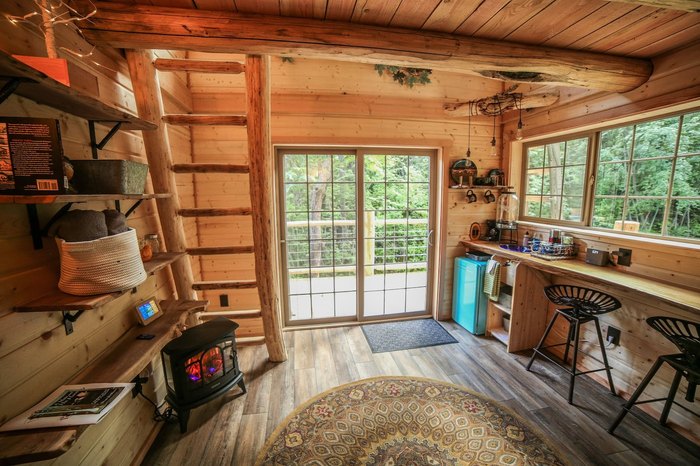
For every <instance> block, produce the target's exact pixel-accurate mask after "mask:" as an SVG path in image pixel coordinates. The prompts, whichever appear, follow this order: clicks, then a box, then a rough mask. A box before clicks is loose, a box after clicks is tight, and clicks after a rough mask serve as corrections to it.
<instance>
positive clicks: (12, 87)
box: [0, 77, 27, 104]
mask: <svg viewBox="0 0 700 466" xmlns="http://www.w3.org/2000/svg"><path fill="white" fill-rule="evenodd" d="M24 81H27V80H26V79H22V78H16V77H15V78H10V79H9V80H8V81H7V82H6V83H5V84H4V85H3V86H2V89H0V104H1V103H3V102H5V100H7V98H8V97H10V96H11V95H12V94H14V92H15V91H16V90H17V88H18V87H19V85H20V84H22V82H24Z"/></svg>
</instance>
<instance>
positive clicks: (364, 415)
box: [256, 377, 566, 466]
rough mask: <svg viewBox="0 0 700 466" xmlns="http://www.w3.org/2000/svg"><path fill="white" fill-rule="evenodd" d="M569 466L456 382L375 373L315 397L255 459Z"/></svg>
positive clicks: (504, 414) (524, 427)
mask: <svg viewBox="0 0 700 466" xmlns="http://www.w3.org/2000/svg"><path fill="white" fill-rule="evenodd" d="M465 464H480V465H481V464H497V465H509V466H510V465H563V464H566V463H565V462H564V461H563V460H562V459H560V456H559V455H558V454H557V453H556V452H555V451H554V449H553V448H552V447H551V446H549V445H548V444H547V442H545V441H544V440H543V439H542V437H540V436H539V435H537V434H536V433H534V432H533V430H532V428H531V427H529V426H528V425H527V424H526V423H525V422H524V421H523V420H522V419H520V418H519V417H518V416H516V415H515V414H513V413H511V412H510V410H508V409H506V408H504V407H502V406H500V405H498V404H497V403H496V402H494V401H492V400H489V399H488V398H486V397H483V396H481V395H477V394H475V393H472V392H470V391H468V390H467V389H465V388H464V387H460V386H457V385H452V384H449V383H445V382H440V381H438V380H431V379H422V378H415V377H375V378H371V379H365V380H360V381H358V382H353V383H350V384H347V385H342V386H340V387H336V388H334V389H332V390H329V391H327V392H325V393H322V394H321V395H319V396H317V397H315V398H312V399H311V400H309V401H308V402H306V403H304V404H303V405H302V406H300V407H298V408H297V409H296V410H295V411H294V412H293V413H292V414H290V415H289V416H288V417H287V419H285V420H284V422H282V424H280V425H279V426H278V427H277V429H275V431H274V432H273V433H272V435H271V436H270V438H269V439H268V440H267V442H266V443H265V446H264V447H263V449H262V450H261V452H260V454H259V455H258V459H257V461H256V465H259V466H261V465H285V466H290V465H318V466H320V465H338V466H340V465H384V466H387V465H395V466H398V465H416V466H418V465H445V466H447V465H450V466H456V465H465Z"/></svg>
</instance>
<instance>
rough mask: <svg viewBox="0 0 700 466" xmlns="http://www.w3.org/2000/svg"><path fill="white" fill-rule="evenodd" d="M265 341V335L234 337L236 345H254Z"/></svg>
mask: <svg viewBox="0 0 700 466" xmlns="http://www.w3.org/2000/svg"><path fill="white" fill-rule="evenodd" d="M263 343H265V337H240V338H238V337H236V346H238V347H241V346H254V345H262V344H263Z"/></svg>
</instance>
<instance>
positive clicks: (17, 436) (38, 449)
mask: <svg viewBox="0 0 700 466" xmlns="http://www.w3.org/2000/svg"><path fill="white" fill-rule="evenodd" d="M208 304H209V302H208V301H189V300H169V301H161V303H160V307H161V308H162V309H163V316H162V317H160V318H159V319H158V320H156V321H155V322H153V323H152V324H151V325H149V326H148V327H147V330H148V333H150V334H153V335H155V337H154V338H153V339H151V340H139V339H137V338H136V337H137V336H138V335H139V334H141V333H143V331H144V328H143V327H135V328H133V329H131V330H130V331H129V332H127V333H126V334H124V335H123V336H122V337H121V338H120V339H119V340H117V341H116V342H115V343H114V344H113V345H112V346H110V347H109V348H108V349H107V350H106V351H105V352H104V353H103V354H102V355H101V356H99V357H98V358H97V359H95V360H94V361H93V362H92V363H90V364H89V365H88V366H86V367H85V368H84V369H83V370H82V371H81V372H80V373H79V374H78V375H77V376H76V377H74V378H73V379H72V380H71V381H70V382H69V384H72V385H76V384H87V383H120V382H131V381H133V380H134V379H135V378H136V377H137V376H138V374H139V373H140V372H141V371H142V370H143V368H144V367H146V366H147V365H148V363H149V362H150V361H152V360H153V358H155V357H156V356H157V355H158V353H159V352H160V350H161V349H162V348H163V346H165V345H166V344H167V343H168V342H169V341H170V340H171V339H172V338H173V337H175V336H176V327H177V326H178V325H179V324H182V323H184V321H185V319H186V318H187V316H188V315H189V314H191V313H193V312H199V311H201V310H204V308H205V307H206V306H207V305H208ZM89 427H90V426H70V427H65V428H53V429H38V430H26V431H16V432H8V433H3V434H0V464H3V465H5V464H18V463H27V462H32V461H42V460H48V459H51V458H56V457H58V456H60V455H62V454H63V453H65V452H67V451H68V450H69V449H70V448H71V447H72V446H73V444H74V443H75V442H76V440H78V438H79V437H80V436H81V435H82V434H83V433H84V432H85V431H86V430H87V429H89Z"/></svg>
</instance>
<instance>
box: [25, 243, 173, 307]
mask: <svg viewBox="0 0 700 466" xmlns="http://www.w3.org/2000/svg"><path fill="white" fill-rule="evenodd" d="M184 256H185V253H184V252H163V253H159V254H155V255H154V256H153V259H151V260H150V261H148V262H144V264H143V266H144V268H145V269H146V273H147V274H148V275H152V274H154V273H155V272H157V271H158V270H160V269H162V268H163V267H166V266H167V265H169V264H172V263H173V262H175V261H176V260H178V259H180V258H182V257H184ZM129 291H130V290H124V291H117V292H115V293H106V294H99V295H92V296H74V295H70V294H67V293H64V292H62V291H60V290H59V289H58V288H56V289H55V290H54V291H53V292H52V293H50V294H48V295H45V296H42V297H40V298H37V299H35V300H33V301H30V302H28V303H25V304H22V305H19V306H15V307H14V311H16V312H53V311H66V312H69V311H87V310H90V309H95V308H97V307H99V306H103V305H105V304H107V303H108V302H110V301H114V300H115V299H117V298H118V297H120V296H121V295H123V294H124V293H127V292H129Z"/></svg>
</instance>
